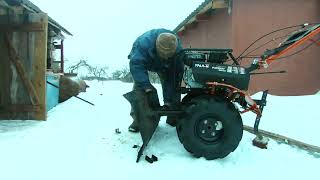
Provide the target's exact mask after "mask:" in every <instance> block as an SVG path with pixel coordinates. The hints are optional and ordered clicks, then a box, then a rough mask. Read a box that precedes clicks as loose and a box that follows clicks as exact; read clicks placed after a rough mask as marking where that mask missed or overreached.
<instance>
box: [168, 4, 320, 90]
mask: <svg viewBox="0 0 320 180" xmlns="http://www.w3.org/2000/svg"><path fill="white" fill-rule="evenodd" d="M306 22H308V23H320V1H319V0H294V1H293V0H281V1H279V0H205V1H204V2H203V3H202V4H201V5H199V7H198V8H196V9H195V10H194V11H193V12H192V13H191V14H190V15H189V16H188V17H186V19H185V20H184V21H183V22H181V23H180V24H179V25H178V26H177V27H176V28H175V30H174V31H175V32H176V33H177V34H178V35H179V36H180V38H181V40H182V42H183V46H184V47H186V48H189V47H193V48H231V49H233V51H234V55H235V56H236V57H237V56H238V55H240V53H241V52H242V51H243V50H244V49H245V48H246V47H248V46H249V45H250V44H251V43H252V42H254V41H255V40H256V39H257V38H259V37H261V36H262V35H264V34H267V33H269V32H271V31H274V30H276V29H281V28H284V27H288V26H293V25H298V24H303V23H306ZM291 30H292V29H291ZM288 32H289V31H288ZM288 32H284V33H288ZM270 39H271V38H269V40H270ZM315 39H316V40H319V39H320V37H319V35H318V37H316V38H315ZM266 41H268V40H264V41H263V40H262V43H265V42H266ZM279 41H280V38H279ZM279 41H274V42H272V43H270V46H266V47H265V48H261V49H260V50H259V51H257V52H256V53H257V54H259V53H262V52H263V51H265V50H266V48H270V47H277V45H278V44H279V43H280V42H279ZM311 43H312V42H308V43H307V44H306V45H305V46H309V45H310V44H311ZM317 43H318V44H319V41H318V42H317ZM317 43H314V44H317ZM257 46H259V44H258V45H257ZM257 46H256V47H257ZM294 52H295V51H292V52H291V53H289V54H293V53H294ZM319 57H320V49H319V46H316V45H312V46H310V47H309V48H308V49H306V50H304V51H303V52H301V53H298V54H296V55H294V56H290V57H287V58H284V59H281V60H279V61H277V62H275V63H273V64H271V66H270V67H269V68H268V69H267V71H281V70H285V71H286V73H283V74H269V75H256V76H252V78H251V82H250V87H249V90H250V92H251V93H255V92H258V91H262V90H265V89H269V92H270V93H271V94H274V95H306V94H314V93H316V92H318V91H319V90H320V78H319V77H320V68H319V67H320V61H319ZM242 62H243V63H242V64H241V65H247V64H249V63H251V59H250V58H249V59H243V61H242Z"/></svg>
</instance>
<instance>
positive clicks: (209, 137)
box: [196, 117, 223, 142]
mask: <svg viewBox="0 0 320 180" xmlns="http://www.w3.org/2000/svg"><path fill="white" fill-rule="evenodd" d="M196 128H197V129H196V132H197V135H198V137H200V139H202V140H204V141H207V142H214V141H216V140H218V139H219V138H220V137H221V136H222V134H223V126H222V122H221V121H218V120H216V119H215V118H212V117H210V118H204V119H201V120H200V121H199V122H198V125H197V127H196Z"/></svg>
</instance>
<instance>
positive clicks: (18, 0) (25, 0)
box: [5, 0, 72, 36]
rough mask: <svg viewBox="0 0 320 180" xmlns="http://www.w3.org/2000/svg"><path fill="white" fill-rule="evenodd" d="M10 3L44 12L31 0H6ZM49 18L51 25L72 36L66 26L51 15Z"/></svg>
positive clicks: (33, 10)
mask: <svg viewBox="0 0 320 180" xmlns="http://www.w3.org/2000/svg"><path fill="white" fill-rule="evenodd" d="M5 1H6V2H7V3H8V5H11V6H17V5H21V6H23V7H24V8H26V9H28V10H30V11H32V12H36V13H43V11H41V9H40V8H38V7H37V6H36V5H34V4H33V3H32V2H31V1H29V0H5ZM48 20H49V25H51V26H53V27H54V28H56V29H58V30H60V31H63V32H64V33H66V34H68V35H70V36H72V34H71V33H70V32H69V31H68V30H67V29H65V28H64V27H62V26H61V25H60V24H59V23H57V22H56V21H55V20H54V19H52V18H51V17H50V16H48Z"/></svg>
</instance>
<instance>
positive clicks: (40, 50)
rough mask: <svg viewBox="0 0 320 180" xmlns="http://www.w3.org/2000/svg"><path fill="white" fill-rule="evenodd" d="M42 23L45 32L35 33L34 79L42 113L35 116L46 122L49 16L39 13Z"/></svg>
mask: <svg viewBox="0 0 320 180" xmlns="http://www.w3.org/2000/svg"><path fill="white" fill-rule="evenodd" d="M38 15H39V16H40V23H42V24H43V26H44V29H45V30H44V31H42V32H37V33H35V41H34V42H35V45H34V59H33V78H32V81H33V82H34V87H35V90H36V92H37V95H38V97H39V102H40V111H39V112H38V113H36V114H35V117H34V118H35V119H39V120H46V118H47V111H46V69H47V41H48V15H47V14H45V13H39V14H38Z"/></svg>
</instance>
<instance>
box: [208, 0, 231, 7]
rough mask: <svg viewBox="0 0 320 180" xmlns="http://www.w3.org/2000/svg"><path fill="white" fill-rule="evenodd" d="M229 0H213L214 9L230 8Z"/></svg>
mask: <svg viewBox="0 0 320 180" xmlns="http://www.w3.org/2000/svg"><path fill="white" fill-rule="evenodd" d="M228 7H229V6H228V0H215V1H212V9H219V8H228Z"/></svg>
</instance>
